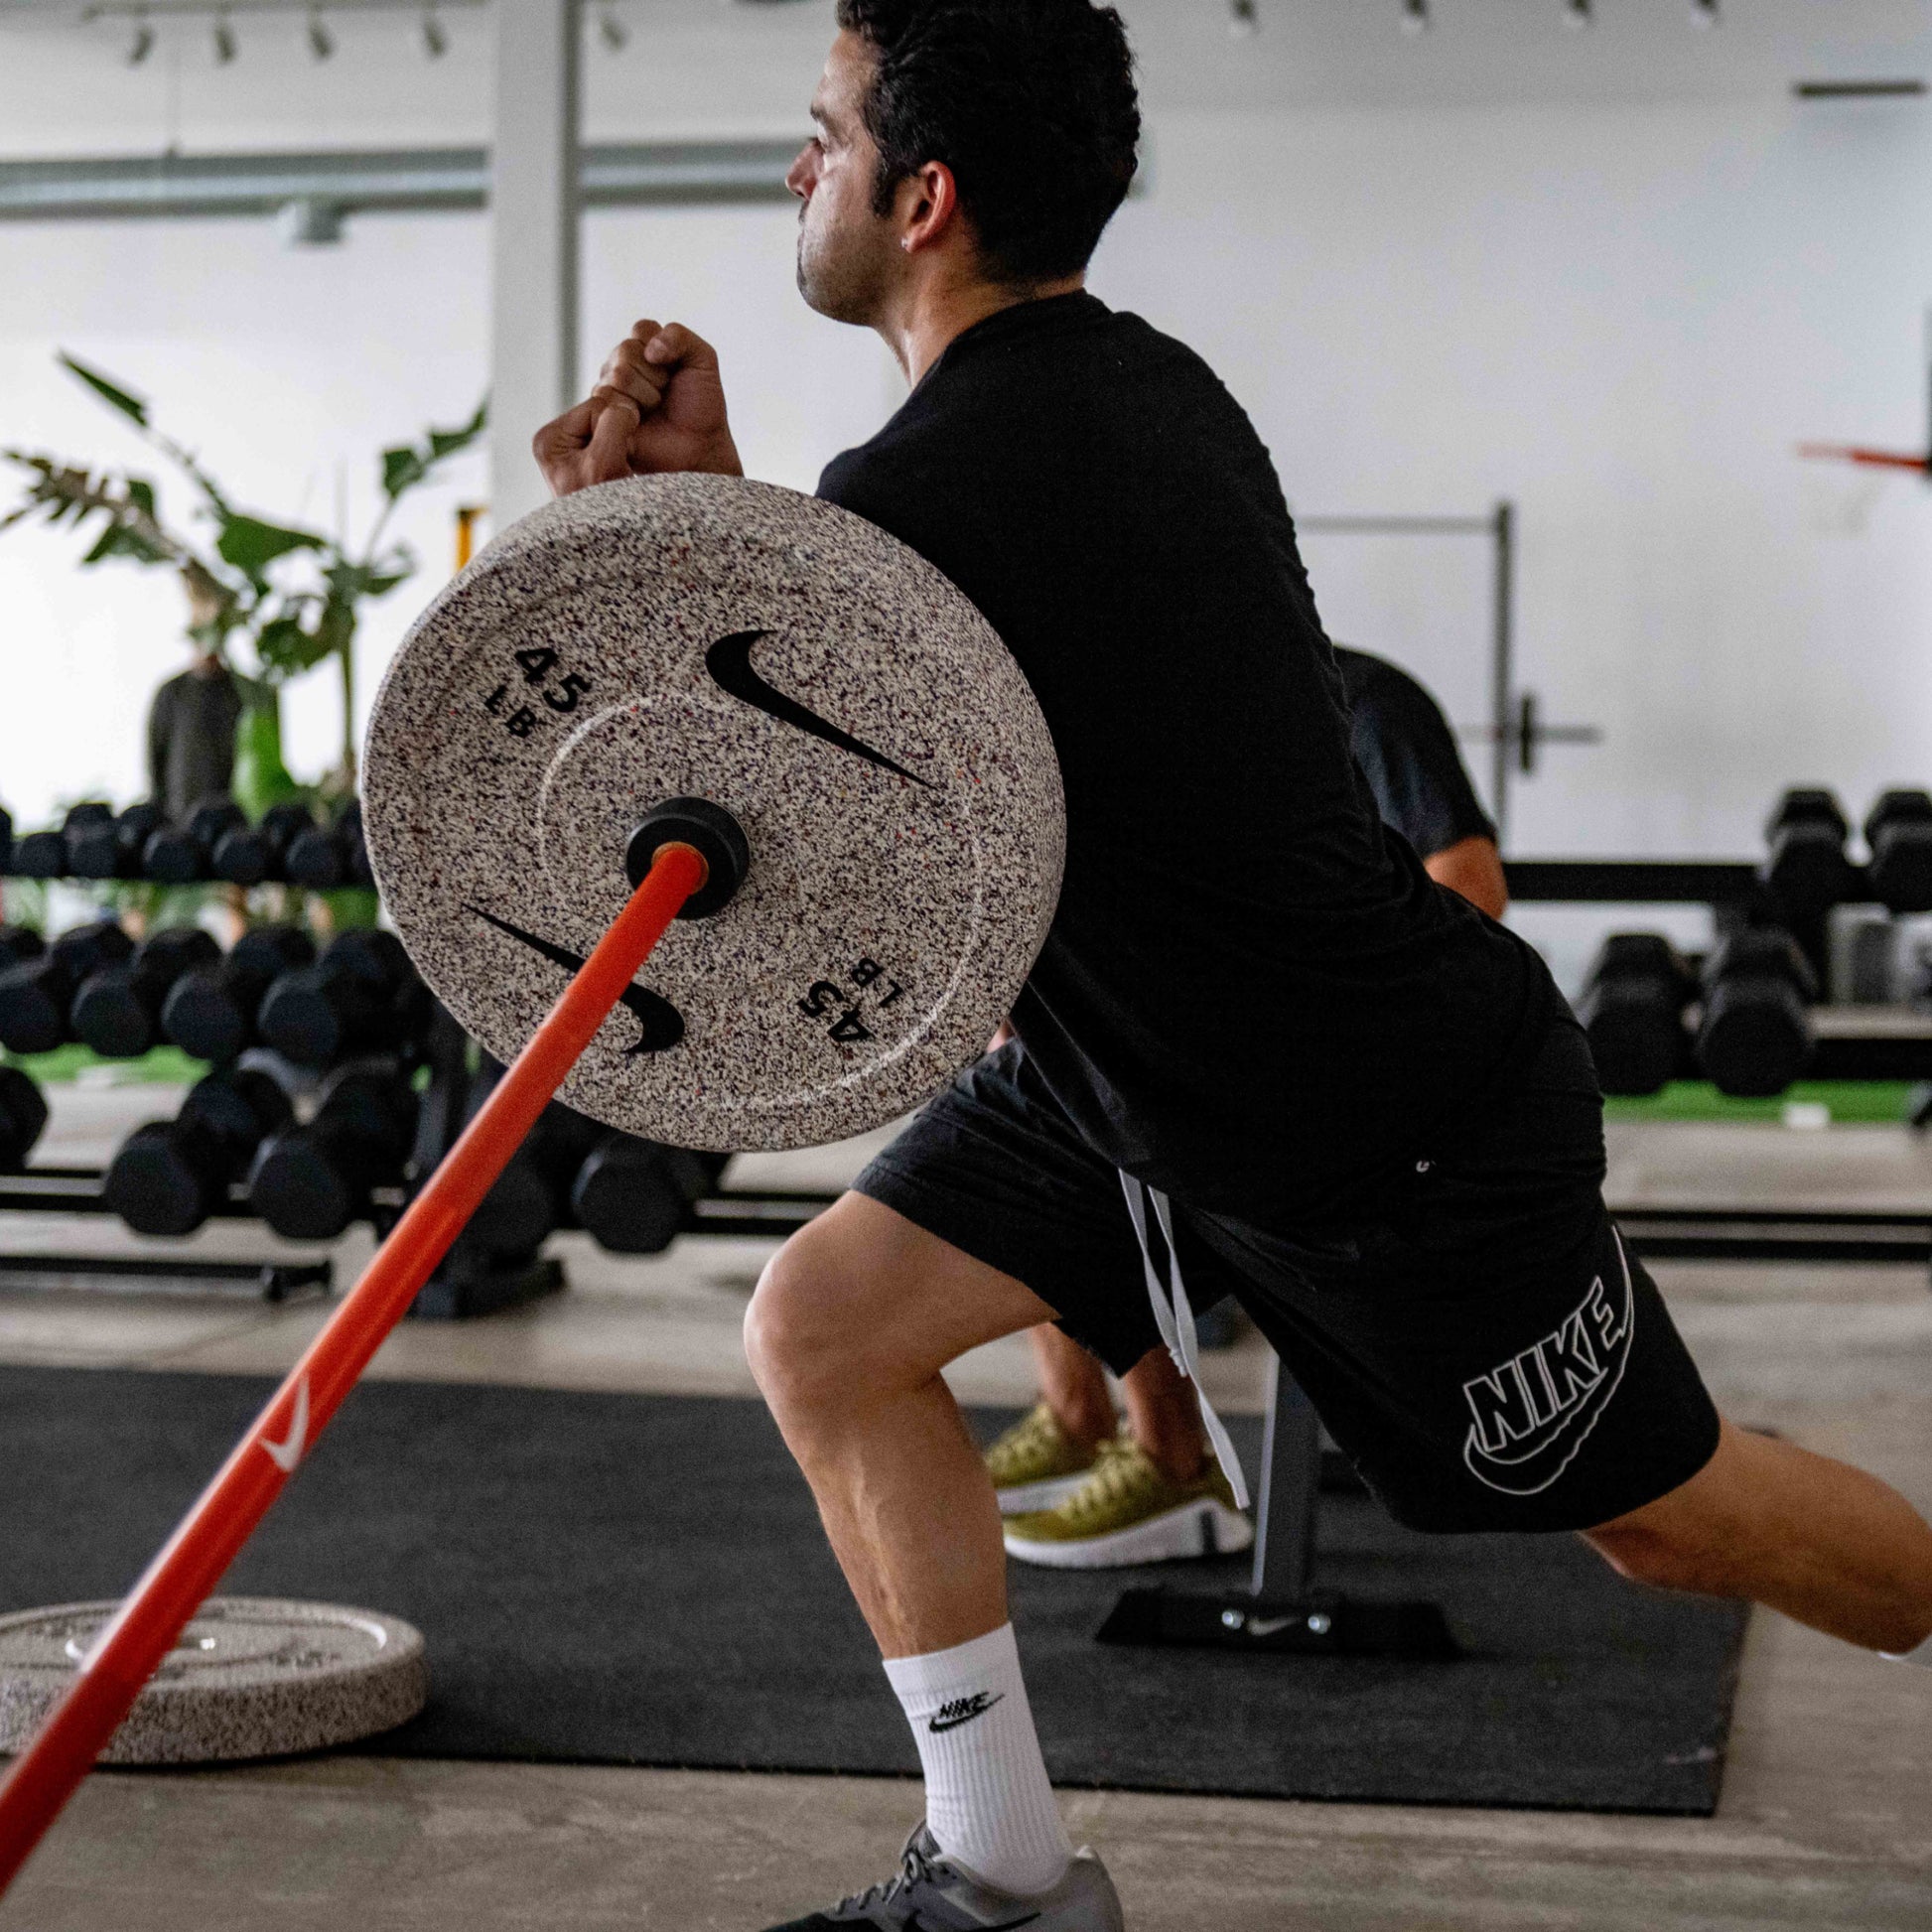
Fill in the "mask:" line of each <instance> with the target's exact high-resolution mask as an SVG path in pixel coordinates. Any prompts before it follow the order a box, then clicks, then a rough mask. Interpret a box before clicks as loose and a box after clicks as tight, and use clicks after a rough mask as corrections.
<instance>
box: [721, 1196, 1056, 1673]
mask: <svg viewBox="0 0 1932 1932" xmlns="http://www.w3.org/2000/svg"><path fill="white" fill-rule="evenodd" d="M1051 1314H1052V1311H1051V1310H1050V1309H1048V1308H1047V1306H1046V1304H1045V1303H1044V1302H1042V1301H1041V1300H1040V1299H1039V1297H1038V1296H1036V1295H1035V1293H1034V1292H1033V1291H1032V1290H1031V1289H1030V1288H1028V1287H1026V1286H1025V1284H1024V1283H1021V1282H1018V1281H1015V1280H1014V1279H1013V1277H1012V1276H1011V1275H1003V1274H1001V1273H1000V1272H999V1271H998V1270H997V1269H994V1268H989V1267H987V1266H986V1265H985V1264H984V1263H983V1262H978V1261H975V1260H973V1259H972V1258H971V1256H969V1255H965V1254H962V1253H961V1252H960V1251H959V1250H958V1249H957V1248H954V1247H951V1246H949V1245H948V1244H947V1243H946V1242H944V1241H941V1240H940V1239H939V1238H938V1237H937V1236H936V1235H931V1234H927V1233H926V1232H925V1230H924V1229H923V1228H919V1227H915V1226H914V1225H913V1224H912V1223H911V1222H910V1221H908V1220H906V1219H905V1218H904V1216H902V1215H900V1214H896V1213H895V1212H894V1211H893V1210H892V1209H891V1208H890V1207H885V1206H882V1205H881V1204H880V1203H879V1202H878V1201H875V1200H872V1199H870V1198H868V1197H867V1196H866V1195H864V1194H847V1195H845V1196H843V1197H842V1198H841V1199H840V1200H839V1201H838V1202H837V1203H836V1204H835V1205H834V1206H832V1207H830V1208H828V1209H827V1210H826V1211H825V1212H824V1213H823V1214H821V1215H820V1216H819V1217H818V1218H817V1219H816V1220H815V1221H813V1222H812V1223H811V1224H810V1225H809V1226H807V1227H805V1228H803V1229H801V1230H800V1232H799V1233H797V1234H795V1235H793V1236H792V1238H791V1239H790V1240H789V1241H787V1242H786V1243H785V1245H784V1247H783V1248H782V1249H780V1250H779V1252H778V1254H777V1255H776V1256H775V1257H774V1258H773V1260H772V1262H771V1265H770V1266H769V1267H768V1268H767V1269H766V1270H765V1272H764V1277H763V1279H762V1280H761V1281H760V1282H759V1290H758V1293H757V1294H756V1295H755V1296H754V1297H753V1298H752V1306H751V1309H750V1310H749V1311H748V1312H747V1315H746V1322H745V1342H746V1352H747V1354H748V1356H749V1357H750V1360H751V1364H752V1372H753V1374H754V1375H755V1376H756V1377H757V1378H758V1383H759V1388H760V1389H761V1390H762V1391H763V1393H764V1398H765V1401H766V1402H767V1403H768V1404H769V1405H770V1408H771V1413H772V1415H773V1417H775V1418H776V1420H777V1424H778V1427H779V1429H780V1430H781V1431H782V1432H783V1434H784V1439H785V1442H786V1444H787V1446H788V1447H789V1448H790V1449H791V1452H792V1454H793V1455H794V1456H796V1457H797V1459H798V1466H799V1467H800V1468H801V1469H802V1470H803V1471H804V1472H805V1478H806V1480H807V1481H808V1482H809V1483H810V1484H811V1486H812V1493H813V1495H814V1496H816V1497H817V1499H818V1508H819V1514H820V1516H821V1517H822V1518H823V1519H824V1522H825V1533H826V1535H827V1536H828V1537H830V1538H831V1542H832V1549H833V1551H834V1553H835V1554H836V1555H837V1557H838V1559H839V1563H840V1565H841V1567H842V1568H843V1569H844V1571H845V1575H846V1581H847V1582H848V1583H849V1584H850V1585H851V1586H852V1593H853V1595H854V1596H855V1597H857V1598H858V1601H859V1607H860V1609H861V1610H862V1611H863V1612H864V1613H865V1618H866V1621H867V1622H868V1623H869V1624H870V1625H871V1626H872V1633H873V1635H874V1636H875V1637H876V1638H877V1639H878V1640H879V1648H880V1651H881V1653H882V1654H883V1655H885V1656H887V1657H909V1656H915V1655H918V1654H919V1653H921V1652H925V1651H932V1650H942V1649H945V1648H946V1647H948V1646H949V1645H952V1644H958V1643H964V1642H965V1641H966V1640H967V1639H968V1638H971V1637H977V1636H981V1635H983V1634H984V1633H985V1632H986V1631H988V1630H992V1629H995V1628H997V1627H998V1626H999V1625H1000V1624H1002V1623H1004V1622H1005V1621H1006V1615H1007V1593H1006V1549H1005V1546H1004V1544H1003V1543H1002V1541H1001V1534H1000V1512H999V1508H998V1505H997V1504H996V1503H995V1501H994V1499H993V1484H992V1482H991V1480H990V1479H989V1478H988V1476H987V1473H986V1466H985V1464H984V1462H983V1461H982V1460H981V1458H980V1452H979V1449H978V1448H977V1446H976V1445H975V1444H974V1442H973V1439H972V1437H971V1435H970V1434H969V1433H968V1432H967V1428H966V1424H965V1421H964V1419H963V1418H962V1417H961V1415H960V1413H959V1405H958V1404H957V1403H955V1402H954V1401H953V1398H952V1391H951V1390H950V1389H948V1388H947V1387H946V1384H945V1382H944V1381H943V1380H942V1379H941V1377H940V1373H939V1371H940V1370H941V1369H942V1368H944V1367H945V1365H946V1364H947V1363H948V1362H950V1361H953V1360H955V1359H956V1358H957V1357H958V1356H960V1355H963V1354H965V1353H966V1351H967V1350H968V1349H970V1348H976V1347H978V1346H979V1345H980V1343H982V1342H986V1341H992V1340H994V1339H996V1338H997V1337H999V1336H1001V1335H1009V1334H1013V1333H1015V1332H1016V1331H1018V1330H1019V1329H1022V1328H1031V1327H1034V1326H1035V1325H1036V1324H1037V1323H1038V1322H1040V1321H1042V1320H1046V1319H1049V1318H1050V1316H1051Z"/></svg>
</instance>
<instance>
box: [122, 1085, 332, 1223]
mask: <svg viewBox="0 0 1932 1932" xmlns="http://www.w3.org/2000/svg"><path fill="white" fill-rule="evenodd" d="M294 1118H295V1116H294V1113H293V1111H292V1110H291V1108H290V1106H289V1100H288V1095H287V1094H286V1093H284V1092H283V1091H282V1089H281V1087H280V1086H279V1085H277V1083H276V1082H275V1081H274V1080H273V1079H271V1078H270V1077H269V1075H268V1074H266V1073H263V1072H261V1071H259V1070H258V1069H256V1068H253V1067H243V1068H239V1069H237V1070H235V1071H231V1072H221V1073H210V1074H209V1075H208V1076H207V1078H206V1079H204V1080H200V1081H197V1082H196V1084H195V1085H194V1086H193V1087H191V1088H190V1089H189V1092H188V1098H187V1099H186V1100H185V1101H184V1102H183V1103H182V1109H181V1112H180V1113H179V1114H177V1115H176V1116H175V1118H174V1119H173V1120H167V1121H155V1122H152V1123H150V1124H149V1125H148V1126H146V1127H140V1128H136V1129H135V1131H134V1132H133V1133H132V1134H131V1135H129V1136H128V1138H127V1139H126V1140H125V1141H123V1142H122V1143H121V1147H120V1150H119V1152H118V1153H116V1154H115V1156H114V1159H113V1161H112V1162H111V1163H110V1164H109V1165H108V1169H107V1174H106V1178H105V1179H104V1181H103V1182H102V1186H101V1194H102V1198H103V1199H104V1200H105V1201H106V1203H107V1205H108V1207H109V1209H110V1210H111V1211H112V1212H114V1213H116V1214H118V1215H119V1216H120V1217H121V1219H122V1220H123V1221H125V1222H126V1223H127V1225H128V1226H129V1227H131V1228H132V1229H133V1230H134V1231H135V1233H137V1234H193V1233H194V1232H195V1230H196V1229H197V1228H198V1227H200V1226H201V1225H202V1223H203V1222H204V1221H206V1220H207V1217H208V1216H209V1215H210V1214H212V1213H213V1212H214V1211H215V1209H216V1208H218V1207H220V1206H221V1205H222V1204H223V1203H224V1202H225V1201H226V1200H227V1198H228V1188H229V1186H230V1185H231V1184H232V1183H233V1182H234V1181H236V1180H239V1179H240V1178H241V1176H242V1175H243V1174H244V1173H247V1172H248V1168H249V1165H250V1163H251V1162H253V1160H254V1158H255V1153H256V1150H257V1149H258V1148H259V1147H260V1146H261V1144H262V1142H263V1141H264V1140H265V1139H267V1137H268V1136H269V1135H271V1134H280V1133H283V1132H285V1131H287V1129H288V1128H289V1126H290V1125H291V1123H292V1122H293V1120H294Z"/></svg>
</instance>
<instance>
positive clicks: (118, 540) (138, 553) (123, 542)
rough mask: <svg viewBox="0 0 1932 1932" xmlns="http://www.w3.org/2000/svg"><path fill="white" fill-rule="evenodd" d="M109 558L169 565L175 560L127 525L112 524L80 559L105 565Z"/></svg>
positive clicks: (83, 562) (82, 561)
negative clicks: (131, 559) (124, 558)
mask: <svg viewBox="0 0 1932 1932" xmlns="http://www.w3.org/2000/svg"><path fill="white" fill-rule="evenodd" d="M109 557H132V558H133V559H134V561H135V562H136V563H139V564H167V563H173V562H174V559H173V558H172V557H171V556H169V554H168V553H167V551H165V550H163V549H162V548H161V547H160V545H158V544H156V543H155V542H153V541H152V540H151V539H150V538H148V537H145V536H143V535H142V534H141V532H140V531H139V530H136V529H132V528H130V527H129V526H128V525H127V524H125V523H112V522H110V523H109V524H108V526H107V527H106V529H104V530H103V531H101V533H100V537H99V540H98V541H97V542H96V543H95V545H94V547H93V548H92V549H91V550H89V551H88V552H87V554H86V555H85V556H84V557H82V558H81V559H80V561H81V563H82V564H83V565H84V564H98V563H104V562H105V561H106V560H107V559H108V558H109Z"/></svg>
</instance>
